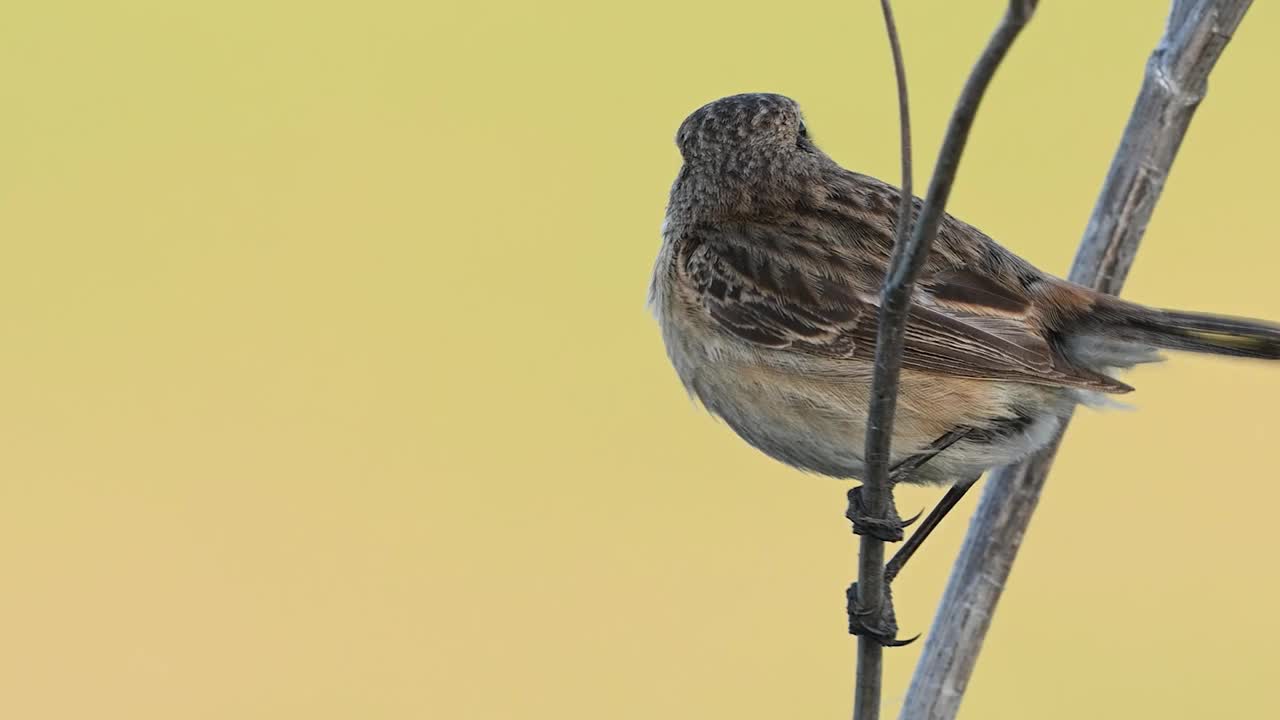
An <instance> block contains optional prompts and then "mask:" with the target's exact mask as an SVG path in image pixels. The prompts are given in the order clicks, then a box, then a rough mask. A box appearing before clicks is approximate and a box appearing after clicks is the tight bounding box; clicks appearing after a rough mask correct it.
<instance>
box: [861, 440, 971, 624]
mask: <svg viewBox="0 0 1280 720" xmlns="http://www.w3.org/2000/svg"><path fill="white" fill-rule="evenodd" d="M968 434H969V429H968V428H958V429H956V430H952V431H951V432H949V433H947V434H946V435H943V436H942V437H940V438H938V439H937V440H935V441H933V442H932V443H931V444H930V445H929V447H927V448H925V449H924V450H923V451H921V452H919V453H916V454H914V455H911V456H909V457H907V458H904V459H903V460H902V461H901V462H899V463H898V464H897V465H894V466H893V468H892V469H891V470H890V473H889V481H890V483H891V484H895V485H896V484H897V483H898V482H901V481H903V480H905V479H906V478H908V477H910V476H911V474H912V473H914V472H915V471H916V470H918V469H919V468H920V467H921V466H923V465H924V464H925V463H927V462H929V461H930V460H932V459H933V458H934V457H936V456H937V455H938V453H940V452H942V451H943V450H946V449H947V448H949V447H951V446H952V445H954V444H955V443H956V442H958V441H959V440H960V439H962V438H963V437H964V436H965V435H968ZM975 479H976V478H975ZM972 484H973V481H969V482H967V483H965V484H964V486H963V488H962V489H960V490H959V491H958V492H956V488H957V487H959V486H953V487H952V489H951V490H949V491H948V492H947V495H946V496H945V497H943V499H942V502H940V503H938V506H937V507H935V508H934V509H933V510H932V511H931V512H930V513H929V517H928V518H926V519H925V523H924V525H922V526H921V527H920V529H919V530H917V531H916V532H915V533H913V534H912V535H911V539H910V540H909V541H908V542H907V544H906V545H904V546H903V548H902V550H900V551H899V552H898V553H897V554H896V555H894V556H893V559H892V560H890V561H889V564H888V565H887V566H886V568H885V582H884V593H885V597H884V601H883V603H882V604H881V607H882V608H883V610H882V612H881V614H880V616H879V617H872V613H871V612H869V611H867V610H866V609H864V608H863V607H862V606H860V605H859V604H858V583H856V582H855V583H853V584H852V585H850V586H849V589H848V591H847V592H846V593H845V599H846V602H847V605H848V612H849V633H850V634H851V635H865V636H867V637H870V638H873V639H874V640H876V641H877V642H879V643H880V644H881V645H884V646H886V647H897V646H901V645H906V644H907V643H910V642H914V641H915V639H916V638H915V637H913V638H909V639H906V640H899V639H897V636H898V621H897V618H896V617H895V615H894V611H893V595H892V594H891V593H890V590H889V583H890V581H892V580H893V578H894V577H895V576H896V575H897V574H898V571H899V570H901V569H902V565H903V564H904V563H906V561H907V559H909V558H910V557H911V555H912V554H913V553H915V551H916V550H917V549H919V547H920V544H921V543H922V542H923V541H924V539H925V538H926V537H928V535H929V533H930V532H931V531H932V530H933V529H934V528H935V527H937V525H938V522H939V521H941V520H942V518H943V517H944V516H945V515H946V514H947V511H949V510H950V509H951V508H952V507H954V506H955V504H956V502H958V501H959V500H960V498H961V497H963V496H964V492H965V490H968V489H969V486H971V485H972ZM952 493H956V495H955V497H954V498H952V497H951V496H952ZM948 500H949V502H948ZM944 506H945V507H944ZM845 517H847V518H849V521H850V522H851V523H853V531H854V532H855V533H857V534H859V535H871V536H872V537H876V538H879V539H880V540H883V541H885V542H898V541H900V540H902V537H903V532H902V530H903V528H905V527H907V526H908V525H910V524H911V523H913V522H915V521H916V520H917V519H918V518H919V517H920V515H919V514H916V516H915V517H912V518H911V519H909V520H905V521H904V520H903V519H902V518H901V516H900V515H898V511H897V508H895V507H894V504H893V495H892V493H891V494H890V496H889V507H888V512H887V513H886V517H884V518H873V517H868V516H867V514H866V511H865V509H864V508H863V505H862V487H861V486H858V487H855V488H852V489H850V490H849V509H848V510H847V511H845ZM916 637H919V636H918V635H917V636H916Z"/></svg>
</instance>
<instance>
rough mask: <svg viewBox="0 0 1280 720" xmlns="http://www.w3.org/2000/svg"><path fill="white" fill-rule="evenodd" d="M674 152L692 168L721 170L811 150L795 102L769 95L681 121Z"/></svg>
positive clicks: (740, 98) (720, 103)
mask: <svg viewBox="0 0 1280 720" xmlns="http://www.w3.org/2000/svg"><path fill="white" fill-rule="evenodd" d="M676 146H677V147H679V148H680V154H681V156H683V157H684V161H685V162H686V163H688V164H690V165H695V166H700V165H707V166H723V165H726V164H742V163H744V162H745V161H750V160H753V159H755V160H763V159H768V158H781V157H787V156H793V155H795V154H797V153H800V152H804V151H807V150H812V149H813V145H812V143H811V142H810V141H809V133H808V129H807V128H806V127H805V124H804V118H802V117H801V115H800V106H799V105H797V104H796V102H795V101H794V100H792V99H791V98H789V97H785V96H783V95H774V94H772V93H746V94H743V95H730V96H729V97H725V98H720V99H719V100H716V101H714V102H711V103H707V104H706V105H703V106H702V107H700V108H698V109H697V110H695V111H694V112H693V114H692V115H690V116H689V117H687V118H685V121H684V122H683V123H681V124H680V130H679V131H678V132H677V133H676Z"/></svg>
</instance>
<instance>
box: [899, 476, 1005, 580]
mask: <svg viewBox="0 0 1280 720" xmlns="http://www.w3.org/2000/svg"><path fill="white" fill-rule="evenodd" d="M979 477H981V476H980V475H978V476H974V477H972V478H970V479H968V480H965V481H964V482H959V483H956V484H955V485H952V486H951V487H949V488H947V494H946V495H943V496H942V499H941V500H939V501H938V504H937V505H934V506H933V509H932V510H930V511H929V514H928V515H927V516H925V519H924V522H922V523H920V527H918V528H916V531H915V532H913V533H911V537H909V538H907V542H906V543H904V544H903V546H902V547H901V548H899V549H898V552H896V553H894V555H893V558H892V559H891V560H889V562H888V564H887V565H885V566H884V581H885V582H886V583H891V582H893V579H894V578H896V577H898V573H900V572H902V566H903V565H906V564H907V561H908V560H910V559H911V556H912V555H914V554H915V553H916V550H919V549H920V546H921V545H922V544H924V541H925V538H927V537H929V533H931V532H933V530H934V528H936V527H938V523H941V522H942V518H944V517H946V516H947V513H949V512H951V508H954V507H955V506H956V503H958V502H960V498H962V497H964V494H965V493H966V492H969V488H971V487H973V484H974V483H976V482H978V478H979Z"/></svg>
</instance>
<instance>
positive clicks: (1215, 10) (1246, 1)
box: [900, 0, 1250, 720]
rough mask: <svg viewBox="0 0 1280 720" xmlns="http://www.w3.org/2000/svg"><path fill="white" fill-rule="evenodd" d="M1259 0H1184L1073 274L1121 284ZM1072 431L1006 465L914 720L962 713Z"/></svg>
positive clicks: (961, 566)
mask: <svg viewBox="0 0 1280 720" xmlns="http://www.w3.org/2000/svg"><path fill="white" fill-rule="evenodd" d="M1249 5H1250V0H1174V2H1173V4H1172V8H1171V10H1170V14H1169V20H1168V23H1167V27H1166V29H1165V34H1164V37H1163V38H1162V39H1161V40H1160V43H1159V45H1158V46H1157V47H1156V49H1155V52H1154V53H1153V54H1152V55H1151V59H1150V60H1149V61H1148V62H1147V68H1146V75H1145V78H1144V80H1143V84H1142V90H1141V91H1140V92H1139V94H1138V100H1137V102H1136V104H1135V105H1134V108H1133V113H1132V114H1131V115H1130V117H1129V124H1128V126H1127V127H1126V128H1125V132H1124V136H1123V138H1122V139H1121V142H1120V148H1119V150H1118V151H1117V152H1116V156H1115V158H1114V160H1113V161H1112V163H1111V169H1110V171H1109V172H1108V174H1107V179H1106V182H1105V183H1104V185H1103V187H1102V192H1101V194H1100V195H1099V197H1098V203H1097V205H1096V206H1095V207H1094V210H1093V215H1092V216H1091V217H1090V219H1089V225H1088V228H1087V229H1086V230H1085V234H1084V239H1083V240H1082V241H1081V244H1080V249H1079V251H1078V252H1077V254H1076V259H1075V262H1074V264H1073V265H1072V268H1071V275H1070V278H1071V280H1073V281H1075V282H1078V283H1081V284H1084V285H1089V286H1091V287H1093V288H1096V289H1098V290H1102V291H1104V292H1108V293H1118V292H1119V290H1120V287H1121V286H1122V285H1123V284H1124V279H1125V275H1126V274H1127V273H1128V271H1129V266H1130V265H1131V264H1132V263H1133V258H1134V255H1135V254H1136V253H1137V249H1138V243H1139V241H1140V240H1141V238H1142V234H1143V232H1144V231H1145V230H1146V227H1147V222H1148V221H1149V220H1150V219H1151V214H1152V211H1153V210H1154V208H1155V204H1156V201H1157V200H1158V199H1159V197H1160V191H1161V190H1162V189H1163V187H1164V181H1165V178H1166V177H1167V175H1168V172H1169V168H1170V166H1171V165H1172V164H1173V158H1174V156H1175V155H1176V154H1177V151H1178V147H1179V145H1180V144H1181V143H1182V138H1183V136H1184V135H1185V134H1186V131H1187V126H1188V125H1189V124H1190V122H1191V117H1192V115H1193V114H1194V113H1195V109H1196V106H1197V105H1198V104H1199V102H1200V101H1201V99H1203V98H1204V94H1205V87H1206V80H1207V78H1208V76H1209V72H1210V70H1212V69H1213V66H1214V64H1215V63H1216V62H1217V60H1218V57H1219V56H1220V55H1221V53H1222V49H1223V48H1224V47H1225V46H1226V44H1227V42H1228V41H1229V40H1230V39H1231V34H1232V33H1233V32H1234V31H1235V29H1236V27H1237V26H1238V25H1239V24H1240V21H1241V19H1242V18H1243V17H1244V13H1245V11H1246V10H1248V8H1249ZM1061 440H1062V432H1061V431H1060V432H1059V433H1058V436H1057V438H1056V439H1055V440H1054V441H1053V442H1052V443H1051V444H1050V445H1049V447H1047V448H1046V449H1044V450H1042V451H1041V452H1040V453H1038V454H1037V455H1036V456H1035V457H1033V458H1031V459H1030V460H1027V461H1025V462H1023V463H1022V464H1020V465H1016V466H1011V467H1006V468H1001V469H1000V470H999V471H997V472H996V473H994V474H993V475H992V477H991V478H990V479H989V480H988V481H987V487H986V489H985V490H984V492H983V495H982V501H981V502H980V504H979V506H978V510H977V512H976V514H975V515H974V518H973V520H972V522H971V524H970V526H969V531H968V535H967V536H966V538H965V541H964V546H963V547H962V549H961V551H960V557H959V558H958V559H957V560H956V564H955V567H954V568H953V569H952V572H951V579H950V581H949V583H948V585H947V590H946V593H945V594H944V595H943V598H942V602H941V604H940V605H939V607H938V612H937V615H936V617H935V618H934V623H933V628H932V630H930V632H929V638H928V641H927V642H926V644H925V647H924V652H923V654H922V656H921V658H920V663H919V665H917V666H916V672H915V676H914V677H913V678H912V681H911V688H910V690H909V691H908V693H907V698H906V701H905V703H904V704H903V708H902V714H901V716H900V717H901V718H903V719H904V720H906V719H910V720H942V719H944V718H953V717H955V715H956V712H957V711H958V710H959V706H960V701H961V700H962V698H963V696H964V692H965V688H966V686H967V685H968V682H969V677H970V675H971V674H972V672H973V668H974V665H975V663H976V662H977V658H978V653H979V651H980V650H981V649H982V641H983V638H984V637H985V636H986V633H987V629H988V628H989V627H990V625H991V617H992V615H993V613H994V612H995V607H996V603H997V602H998V601H999V599H1000V594H1001V592H1002V591H1003V589H1004V585H1005V581H1006V580H1007V579H1008V577H1009V571H1010V569H1011V568H1012V566H1013V560H1014V557H1015V556H1016V555H1017V552H1018V548H1019V546H1020V545H1021V542H1022V537H1023V533H1024V532H1025V531H1026V528H1027V525H1028V523H1030V521H1031V515H1032V513H1033V512H1034V511H1035V508H1036V504H1037V502H1038V501H1039V499H1040V492H1041V490H1042V488H1043V487H1044V482H1045V479H1046V477H1047V476H1048V473H1049V468H1050V466H1051V465H1052V463H1053V459H1054V455H1055V454H1056V453H1057V450H1058V446H1059V444H1060V443H1061Z"/></svg>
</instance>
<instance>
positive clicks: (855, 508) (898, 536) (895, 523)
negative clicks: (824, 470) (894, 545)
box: [844, 485, 924, 542]
mask: <svg viewBox="0 0 1280 720" xmlns="http://www.w3.org/2000/svg"><path fill="white" fill-rule="evenodd" d="M923 514H924V511H923V510H922V511H920V512H918V513H916V514H915V515H912V516H911V517H910V518H907V519H906V520H903V519H902V518H901V517H900V516H899V515H898V510H897V509H896V508H895V507H893V503H892V502H891V503H890V504H889V508H888V512H887V513H886V517H882V518H878V517H871V516H870V515H868V514H867V511H866V508H865V506H864V505H863V504H862V486H861V485H859V486H857V487H853V488H850V489H849V509H848V510H846V511H845V513H844V516H845V517H846V518H848V519H849V522H851V523H853V532H854V534H856V535H869V536H871V537H873V538H876V539H878V540H883V541H884V542H902V538H903V533H902V531H903V529H904V528H907V527H910V525H911V524H912V523H914V522H915V521H917V520H919V519H920V516H921V515H923Z"/></svg>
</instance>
